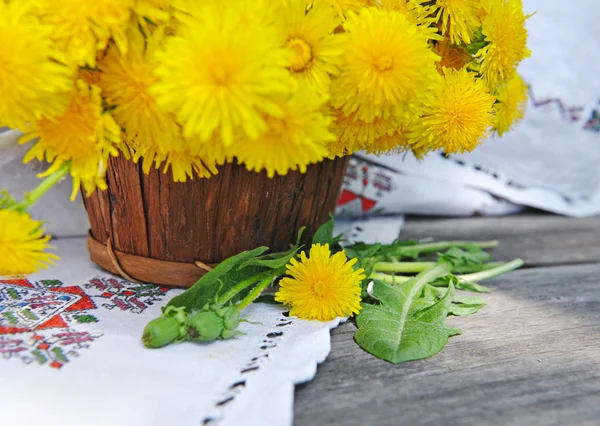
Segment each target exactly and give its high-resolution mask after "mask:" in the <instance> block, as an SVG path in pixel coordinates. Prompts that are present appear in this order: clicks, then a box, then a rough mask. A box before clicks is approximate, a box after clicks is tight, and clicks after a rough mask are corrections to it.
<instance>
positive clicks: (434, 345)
mask: <svg viewBox="0 0 600 426" xmlns="http://www.w3.org/2000/svg"><path fill="white" fill-rule="evenodd" d="M449 270H450V266H449V265H446V264H444V265H437V266H434V267H432V268H430V269H427V270H426V271H423V272H421V273H420V274H419V275H417V276H416V277H415V278H413V279H411V280H409V281H407V282H405V283H404V284H402V285H400V286H389V285H387V284H384V283H382V282H379V281H375V282H374V283H373V296H374V297H375V298H377V299H379V301H380V302H381V303H380V304H379V305H371V304H364V305H363V309H362V311H361V313H360V314H359V315H358V317H357V319H356V323H357V325H358V330H357V332H356V334H355V335H354V339H355V340H356V342H357V343H358V344H359V345H360V346H361V347H362V348H363V349H365V350H366V351H367V352H370V353H371V354H373V355H375V356H377V357H379V358H382V359H385V360H386V361H389V362H392V363H395V364H397V363H400V362H405V361H411V360H416V359H422V358H427V357H430V356H432V355H435V354H436V353H438V352H439V351H441V350H442V348H443V347H444V345H445V344H446V342H447V341H448V338H449V337H450V336H454V335H456V334H459V333H460V330H458V329H457V328H454V327H449V326H447V325H446V324H444V320H445V318H446V316H447V315H448V310H449V308H450V305H451V304H452V299H453V298H454V286H453V285H452V284H450V285H449V288H448V291H447V292H446V294H445V295H444V297H442V298H441V299H440V300H438V301H437V302H435V303H433V304H430V305H429V306H427V307H426V308H424V309H422V308H421V306H422V305H421V304H420V303H419V299H420V297H419V296H420V295H421V294H422V290H423V288H424V287H425V285H426V284H427V283H429V282H430V281H432V280H433V279H435V278H437V277H440V276H444V275H447V274H448V272H449Z"/></svg>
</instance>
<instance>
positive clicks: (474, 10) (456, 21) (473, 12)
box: [433, 0, 481, 44]
mask: <svg viewBox="0 0 600 426" xmlns="http://www.w3.org/2000/svg"><path fill="white" fill-rule="evenodd" d="M480 7H481V6H480V2H479V0H437V1H436V2H435V5H434V6H433V9H434V11H435V12H436V18H437V20H438V21H439V22H441V26H442V34H444V35H445V36H447V37H449V38H450V42H451V43H453V44H460V43H461V42H463V43H466V44H469V43H471V38H472V37H473V34H475V32H476V31H477V29H478V28H479V21H478V19H477V17H478V14H479V10H480Z"/></svg>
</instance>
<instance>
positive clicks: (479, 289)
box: [456, 280, 493, 293]
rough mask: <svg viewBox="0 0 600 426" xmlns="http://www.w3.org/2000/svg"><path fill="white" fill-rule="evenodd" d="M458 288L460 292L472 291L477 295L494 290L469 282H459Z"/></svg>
mask: <svg viewBox="0 0 600 426" xmlns="http://www.w3.org/2000/svg"><path fill="white" fill-rule="evenodd" d="M456 288H457V289H459V290H465V291H472V292H475V293H490V292H491V291H492V290H493V289H492V288H490V287H486V286H484V285H481V284H477V283H472V282H469V281H460V280H459V281H458V283H457V284H456Z"/></svg>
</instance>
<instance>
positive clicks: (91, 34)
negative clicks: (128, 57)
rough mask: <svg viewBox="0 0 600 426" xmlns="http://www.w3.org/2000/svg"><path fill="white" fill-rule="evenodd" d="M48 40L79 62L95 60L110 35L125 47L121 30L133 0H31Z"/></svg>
mask: <svg viewBox="0 0 600 426" xmlns="http://www.w3.org/2000/svg"><path fill="white" fill-rule="evenodd" d="M32 2H33V3H34V4H35V5H36V15H37V16H39V17H40V20H41V21H42V23H43V24H44V25H46V26H48V27H50V29H51V37H52V40H54V41H55V42H56V44H57V45H58V46H59V48H60V49H61V50H62V51H64V52H66V53H67V54H68V55H69V58H70V60H71V61H72V63H73V64H75V65H79V66H85V65H88V66H90V67H94V66H95V64H96V53H97V52H98V51H100V50H104V49H105V48H106V46H107V44H108V41H109V40H110V39H111V38H112V39H113V40H114V42H115V43H116V45H117V46H118V47H119V49H120V50H121V51H123V52H125V50H126V36H125V32H126V29H127V26H128V25H129V20H130V17H131V12H132V10H133V8H134V6H135V2H136V0H32Z"/></svg>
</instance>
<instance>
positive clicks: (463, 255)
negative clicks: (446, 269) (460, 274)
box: [438, 246, 490, 270]
mask: <svg viewBox="0 0 600 426" xmlns="http://www.w3.org/2000/svg"><path fill="white" fill-rule="evenodd" d="M489 258H490V254H489V253H486V252H485V251H483V250H482V249H481V248H479V247H476V246H472V247H469V248H467V249H466V250H464V249H461V248H459V247H450V248H449V249H448V250H446V251H445V252H444V253H438V262H446V263H449V264H450V265H452V268H453V270H454V269H456V268H460V267H464V266H471V265H481V264H483V263H484V262H486V261H487V260H489Z"/></svg>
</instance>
